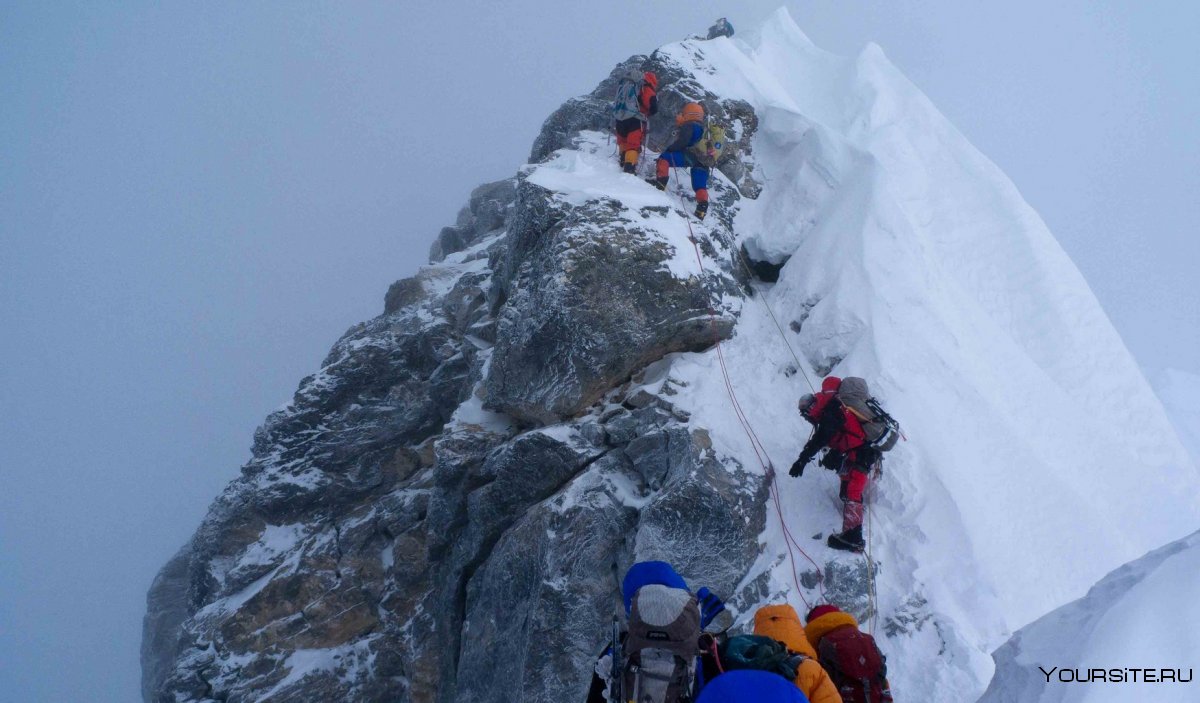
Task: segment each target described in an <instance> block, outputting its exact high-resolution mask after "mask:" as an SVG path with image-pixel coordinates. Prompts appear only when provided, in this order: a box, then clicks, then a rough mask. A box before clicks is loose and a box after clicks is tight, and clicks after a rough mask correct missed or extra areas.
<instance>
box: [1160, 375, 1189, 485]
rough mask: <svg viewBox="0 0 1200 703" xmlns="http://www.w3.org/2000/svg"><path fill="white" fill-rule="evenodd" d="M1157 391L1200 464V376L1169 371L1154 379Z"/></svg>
mask: <svg viewBox="0 0 1200 703" xmlns="http://www.w3.org/2000/svg"><path fill="white" fill-rule="evenodd" d="M1154 387H1155V390H1157V391H1158V397H1159V398H1161V399H1162V403H1163V407H1165V408H1166V409H1167V415H1169V416H1170V418H1171V421H1172V422H1173V423H1174V424H1175V429H1176V430H1178V431H1179V439H1181V440H1183V444H1184V446H1185V447H1187V449H1188V451H1189V452H1191V455H1192V461H1195V462H1197V463H1200V376H1198V375H1196V374H1194V373H1188V372H1187V371H1181V370H1179V369H1166V370H1165V371H1162V372H1161V373H1159V374H1157V375H1156V376H1155V384H1154Z"/></svg>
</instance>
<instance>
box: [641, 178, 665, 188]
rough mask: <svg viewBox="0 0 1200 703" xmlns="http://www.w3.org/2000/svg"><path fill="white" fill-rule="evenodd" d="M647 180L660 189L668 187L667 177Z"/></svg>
mask: <svg viewBox="0 0 1200 703" xmlns="http://www.w3.org/2000/svg"><path fill="white" fill-rule="evenodd" d="M646 182H647V183H649V184H650V185H652V186H654V187H655V188H658V189H659V190H666V189H667V179H666V178H647V179H646Z"/></svg>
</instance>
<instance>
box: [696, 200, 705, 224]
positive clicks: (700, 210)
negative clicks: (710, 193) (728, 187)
mask: <svg viewBox="0 0 1200 703" xmlns="http://www.w3.org/2000/svg"><path fill="white" fill-rule="evenodd" d="M707 214H708V201H707V200H701V201H700V202H698V203H696V219H697V220H703V219H704V216H705V215H707Z"/></svg>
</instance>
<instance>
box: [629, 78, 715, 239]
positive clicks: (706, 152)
mask: <svg viewBox="0 0 1200 703" xmlns="http://www.w3.org/2000/svg"><path fill="white" fill-rule="evenodd" d="M657 91H658V76H656V75H655V74H654V72H653V71H646V72H644V73H640V74H639V72H638V71H631V72H630V73H629V74H627V75H625V76H623V77H622V78H621V79H620V80H619V81H618V83H617V93H616V97H615V99H614V100H613V104H612V112H613V132H614V133H615V134H616V137H617V160H618V161H619V162H620V164H621V167H622V169H624V171H625V172H626V173H636V172H637V165H638V160H639V157H640V155H641V150H642V147H643V144H644V140H645V137H646V132H647V128H648V126H649V121H650V118H651V117H653V116H654V115H655V114H657V113H658V92H657ZM724 146H725V132H724V130H723V129H722V128H721V127H720V126H719V125H715V124H710V123H709V122H708V120H707V119H706V116H705V112H704V106H703V105H701V104H700V103H698V102H689V103H687V104H685V105H684V106H683V108H682V109H681V110H680V111H679V114H678V115H676V116H675V129H674V131H673V132H672V134H671V138H670V140H669V141H668V143H667V145H666V146H665V147H664V148H663V149H662V151H661V152H660V153H659V155H658V158H657V159H656V161H655V166H654V177H653V178H651V179H650V181H649V182H650V183H651V184H652V185H654V186H655V187H656V188H658V189H659V190H666V189H667V184H668V183H669V182H670V175H671V169H672V168H687V169H689V170H690V175H691V179H692V190H693V191H694V192H695V195H696V210H695V212H694V213H693V215H695V217H696V219H699V220H703V219H704V216H705V215H707V214H708V178H709V175H710V173H711V171H712V168H713V167H714V166H716V164H717V161H718V160H719V159H720V156H721V151H722V149H723V148H724Z"/></svg>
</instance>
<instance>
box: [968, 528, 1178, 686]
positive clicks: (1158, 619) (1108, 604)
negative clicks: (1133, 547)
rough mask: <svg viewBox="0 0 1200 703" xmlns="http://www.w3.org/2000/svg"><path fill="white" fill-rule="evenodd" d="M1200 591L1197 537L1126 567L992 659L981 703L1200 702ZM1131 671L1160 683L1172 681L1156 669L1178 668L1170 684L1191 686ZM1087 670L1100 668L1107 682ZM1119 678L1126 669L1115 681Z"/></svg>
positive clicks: (1025, 631) (1023, 633)
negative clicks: (1199, 678)
mask: <svg viewBox="0 0 1200 703" xmlns="http://www.w3.org/2000/svg"><path fill="white" fill-rule="evenodd" d="M1197 592H1200V532H1197V533H1193V534H1192V535H1191V536H1189V537H1186V538H1184V539H1181V540H1179V541H1177V542H1173V543H1171V544H1169V545H1167V546H1165V547H1162V548H1161V549H1156V550H1155V551H1153V552H1151V553H1149V554H1147V555H1146V556H1144V557H1142V558H1140V559H1138V560H1137V561H1134V562H1132V563H1129V564H1126V565H1124V566H1122V567H1121V568H1119V569H1117V570H1115V571H1113V572H1112V573H1111V574H1109V575H1108V576H1106V577H1104V579H1103V580H1102V581H1100V583H1098V584H1096V586H1095V587H1094V588H1092V589H1091V591H1089V592H1088V594H1087V596H1085V597H1084V598H1081V599H1079V600H1077V601H1075V602H1073V603H1070V604H1068V605H1064V606H1063V607H1061V608H1059V609H1058V610H1055V611H1054V612H1052V613H1050V614H1049V615H1046V616H1045V617H1043V618H1041V619H1040V620H1038V621H1037V622H1035V623H1033V624H1032V625H1029V626H1027V627H1025V628H1022V629H1021V631H1020V632H1018V633H1017V634H1016V635H1014V636H1013V638H1012V639H1011V640H1009V642H1008V643H1007V644H1005V645H1004V646H1003V647H1002V648H1000V650H998V651H997V652H996V664H997V670H996V677H995V679H994V680H993V681H992V684H991V686H989V687H988V690H987V693H986V694H985V695H984V696H983V698H981V699H980V703H1062V702H1065V701H1070V702H1071V703H1109V702H1112V703H1126V702H1127V701H1132V700H1136V701H1139V702H1141V701H1145V702H1146V703H1176V702H1177V703H1190V702H1191V701H1196V700H1200V683H1197V682H1196V679H1195V676H1194V669H1195V667H1196V663H1197V657H1196V654H1197V652H1200V601H1197V600H1196V593H1197ZM1039 667H1040V668H1041V669H1042V670H1041V671H1039ZM1135 668H1136V669H1147V668H1148V669H1153V670H1154V673H1153V674H1152V676H1153V679H1156V680H1159V679H1164V678H1166V677H1165V676H1164V675H1163V673H1162V672H1161V671H1160V670H1162V669H1174V670H1176V672H1175V673H1174V674H1173V678H1174V679H1187V678H1190V679H1191V682H1190V683H1180V682H1178V681H1171V682H1164V681H1151V682H1146V673H1145V672H1139V673H1137V674H1134V673H1132V672H1130V671H1128V670H1129V669H1135ZM1055 669H1058V670H1059V671H1055ZM1091 669H1104V670H1105V673H1104V679H1103V680H1100V677H1099V676H1098V675H1095V674H1089V672H1088V670H1091ZM1114 669H1120V670H1121V671H1120V672H1119V675H1118V678H1119V679H1120V680H1119V681H1117V682H1113V680H1112V673H1113V670H1114ZM1062 670H1067V672H1066V673H1065V674H1063V673H1060V672H1061V671H1062ZM1076 670H1078V672H1077V671H1076ZM1046 672H1050V673H1049V679H1048V678H1047V673H1046ZM1080 674H1082V676H1081V675H1080ZM1135 676H1136V678H1135ZM1167 676H1172V675H1171V674H1168V675H1167ZM1079 678H1084V679H1087V680H1088V682H1087V683H1079V682H1077V681H1074V680H1073V679H1079ZM1064 679H1065V681H1064Z"/></svg>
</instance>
